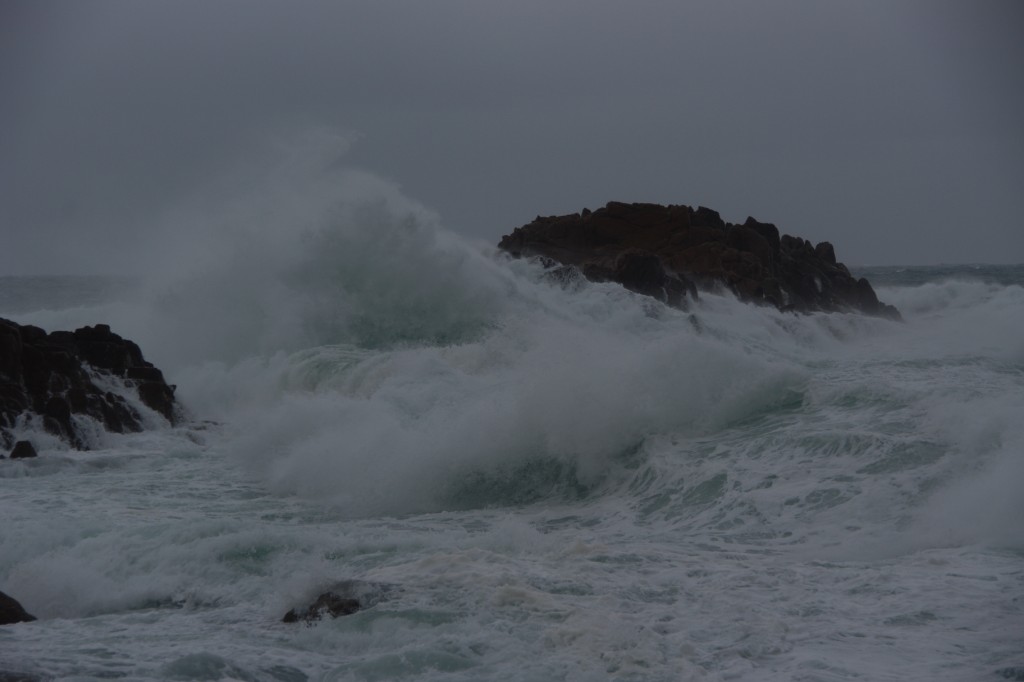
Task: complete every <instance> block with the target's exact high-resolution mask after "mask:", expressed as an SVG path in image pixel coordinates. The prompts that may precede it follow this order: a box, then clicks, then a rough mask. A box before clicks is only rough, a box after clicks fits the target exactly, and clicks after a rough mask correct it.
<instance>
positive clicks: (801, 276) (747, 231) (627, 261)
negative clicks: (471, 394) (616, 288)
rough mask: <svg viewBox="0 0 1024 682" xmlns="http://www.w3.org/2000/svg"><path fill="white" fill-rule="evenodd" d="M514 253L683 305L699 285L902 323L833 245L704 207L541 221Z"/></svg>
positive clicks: (798, 307)
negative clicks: (737, 222)
mask: <svg viewBox="0 0 1024 682" xmlns="http://www.w3.org/2000/svg"><path fill="white" fill-rule="evenodd" d="M498 246H499V248H501V249H503V250H505V251H507V252H509V253H510V254H512V255H513V256H516V257H521V256H539V257H541V258H542V259H546V260H547V261H548V262H549V263H550V264H551V265H554V264H555V263H558V264H561V265H562V266H571V267H576V268H578V269H579V270H580V272H582V273H583V275H584V276H585V277H587V279H590V280H593V281H612V282H618V283H620V284H622V285H623V286H625V287H626V288H627V289H630V290H631V291H635V292H637V293H640V294H645V295H648V296H653V297H654V298H657V299H658V300H661V301H663V302H665V303H667V304H669V305H673V306H676V307H685V306H686V301H687V300H688V299H695V298H696V297H697V289H698V288H700V289H714V288H720V287H725V288H727V289H728V290H730V291H732V292H733V293H735V294H736V296H738V297H739V298H740V299H742V300H744V301H748V302H754V303H763V304H768V305H773V306H775V307H777V308H779V309H781V310H795V311H802V312H809V311H816V310H820V311H859V312H862V313H866V314H868V315H878V316H882V317H889V318H894V319H898V318H899V312H898V311H897V310H896V309H895V308H894V307H893V306H890V305H886V304H884V303H881V302H879V300H878V297H877V296H876V295H875V292H874V289H872V287H871V284H870V283H869V282H868V281H867V280H866V279H864V278H860V279H856V278H854V277H853V276H852V275H851V274H850V271H849V270H848V269H847V267H846V266H845V265H843V264H842V263H840V262H838V261H837V260H836V255H835V251H834V249H833V248H832V245H831V244H829V243H828V242H821V243H819V244H817V245H812V244H811V243H810V242H808V241H805V240H803V239H801V238H799V237H791V236H789V235H780V234H779V230H778V228H776V227H775V225H773V224H771V223H761V222H758V221H757V220H754V219H753V218H747V220H746V222H744V223H743V224H742V225H734V224H732V223H726V222H725V221H723V220H722V218H721V216H719V214H718V212H717V211H713V210H711V209H708V208H704V207H703V206H701V207H699V208H696V209H694V208H691V207H690V206H675V205H673V206H661V205H659V204H624V203H619V202H614V201H613V202H610V203H609V204H607V205H606V206H605V207H604V208H600V209H598V210H596V211H588V210H586V209H584V210H583V212H581V213H574V214H571V215H564V216H552V217H544V218H542V217H539V216H538V217H537V218H536V219H535V220H534V221H533V222H531V223H529V224H528V225H524V226H522V227H519V228H516V229H515V230H513V232H512V233H511V234H509V235H506V236H504V237H502V239H501V242H500V243H499V244H498Z"/></svg>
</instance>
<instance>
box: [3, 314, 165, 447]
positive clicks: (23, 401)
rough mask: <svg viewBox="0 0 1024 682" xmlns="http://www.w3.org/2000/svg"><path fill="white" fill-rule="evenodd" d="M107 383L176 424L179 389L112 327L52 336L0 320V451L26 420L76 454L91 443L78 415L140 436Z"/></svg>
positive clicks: (136, 420)
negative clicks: (124, 388)
mask: <svg viewBox="0 0 1024 682" xmlns="http://www.w3.org/2000/svg"><path fill="white" fill-rule="evenodd" d="M105 377H114V378H116V379H117V380H118V381H119V382H120V383H123V384H124V385H125V386H127V387H128V388H129V389H130V390H132V389H133V390H135V391H136V392H137V393H138V396H139V400H140V401H141V402H142V404H143V405H145V406H147V407H149V408H150V409H152V410H154V411H156V412H158V413H159V414H161V415H162V416H163V417H164V418H165V419H167V420H168V421H169V422H170V423H172V424H173V423H175V422H176V421H177V420H178V406H177V404H176V402H175V400H174V387H173V386H170V385H168V384H167V382H166V381H164V377H163V373H162V372H161V371H160V370H159V369H157V368H156V367H154V366H153V364H152V363H150V362H147V361H146V360H145V359H144V358H143V357H142V351H141V350H140V349H139V347H138V345H136V344H135V343H134V342H132V341H129V340H128V339H124V338H122V337H120V336H118V335H117V334H115V333H113V332H112V331H111V330H110V327H109V326H107V325H105V324H98V325H95V326H92V327H82V328H80V329H76V330H75V331H71V332H69V331H55V332H50V333H47V332H46V331H44V330H42V329H40V328H39V327H35V326H32V325H20V324H17V323H15V322H12V321H10V320H5V319H2V318H0V445H2V446H3V447H4V448H10V447H12V446H15V443H14V437H13V435H12V433H11V428H12V427H14V426H15V425H16V423H17V420H18V419H19V417H22V416H23V415H25V414H26V413H27V414H30V415H36V416H37V417H38V418H40V419H41V420H42V424H43V427H44V428H45V429H46V430H47V431H48V432H49V433H52V434H54V435H56V436H58V437H60V438H61V439H62V440H64V441H65V442H67V443H68V444H69V445H71V446H72V447H74V448H78V449H85V448H86V447H87V441H86V438H85V436H84V434H83V433H82V432H81V431H80V429H79V427H78V426H77V424H76V421H75V419H74V417H75V416H76V415H88V416H90V417H92V418H93V419H95V420H96V421H98V422H99V423H100V424H102V425H103V427H104V428H105V429H106V430H107V431H112V432H115V433H127V432H133V431H140V430H142V417H141V415H140V414H139V412H138V410H137V409H136V408H134V407H133V406H132V405H131V404H130V403H129V402H128V401H126V400H125V398H124V397H123V396H122V395H120V394H118V393H115V392H114V391H112V390H108V389H107V388H104V387H103V384H104V378H105ZM15 447H18V446H15ZM21 447H22V448H24V446H21ZM29 447H31V444H29ZM33 450H34V448H33ZM23 451H24V450H23Z"/></svg>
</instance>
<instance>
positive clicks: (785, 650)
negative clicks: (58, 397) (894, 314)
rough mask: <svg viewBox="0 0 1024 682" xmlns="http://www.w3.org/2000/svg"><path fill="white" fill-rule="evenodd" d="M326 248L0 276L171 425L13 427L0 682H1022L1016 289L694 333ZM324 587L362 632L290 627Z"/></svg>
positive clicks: (405, 253) (422, 260) (336, 245)
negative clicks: (153, 383)
mask: <svg viewBox="0 0 1024 682" xmlns="http://www.w3.org/2000/svg"><path fill="white" fill-rule="evenodd" d="M329 215H330V218H329V220H324V221H323V222H322V223H318V224H316V225H314V226H313V227H312V228H310V229H309V230H308V231H307V232H305V233H303V236H302V238H292V237H288V236H275V235H269V236H266V235H264V237H265V239H263V238H261V239H248V240H245V241H241V240H240V241H238V242H237V243H235V244H233V245H232V247H231V248H230V249H226V250H224V251H223V252H220V253H219V254H218V253H214V254H213V256H214V257H211V258H208V259H203V261H202V262H197V263H195V264H194V267H193V268H191V269H183V270H182V271H180V272H175V271H170V270H168V271H166V272H154V273H151V274H150V275H147V277H145V278H139V279H124V278H61V277H17V278H12V277H3V278H0V316H4V317H9V318H12V319H14V320H16V321H18V322H20V323H30V324H36V325H39V326H41V327H43V328H45V329H47V330H55V329H69V328H74V327H76V326H81V325H84V324H95V323H99V322H105V323H109V324H111V326H112V328H113V330H114V331H115V332H117V333H120V334H121V335H122V336H125V337H127V338H130V339H133V340H135V341H136V342H138V343H139V345H140V346H141V347H142V349H143V352H144V353H145V355H146V357H147V359H149V360H151V361H153V362H154V363H155V364H156V365H157V366H158V367H161V368H162V369H163V370H164V373H165V375H166V376H167V378H168V381H169V382H171V383H175V384H177V385H178V397H179V398H180V400H181V401H182V403H183V405H184V406H185V407H186V409H187V410H188V411H189V413H190V414H191V416H192V418H193V419H192V421H191V422H190V423H188V424H186V425H183V426H179V427H177V428H170V427H166V428H162V429H159V428H158V429H156V430H153V431H148V432H145V433H141V434H132V435H117V434H109V433H105V432H103V431H102V430H96V431H95V435H94V438H93V442H92V449H91V450H90V451H88V452H74V451H69V450H67V449H66V448H65V447H64V446H63V445H62V444H61V443H59V442H57V441H56V440H54V439H53V438H52V437H50V436H47V435H46V434H45V433H42V432H41V431H40V430H39V429H37V428H35V427H34V426H33V425H32V424H25V425H23V427H22V429H21V433H20V434H19V436H20V437H24V438H30V439H32V440H33V441H35V443H36V446H37V448H38V449H39V451H40V456H39V457H38V458H37V459H34V460H17V461H11V460H3V461H0V510H2V522H0V590H2V591H4V592H7V593H8V594H10V595H12V596H14V597H15V598H17V599H18V600H19V601H21V603H22V604H23V605H24V606H25V607H26V609H27V610H28V611H29V612H31V613H33V614H34V615H36V616H38V617H39V620H38V621H36V622H32V623H23V624H19V625H14V626H6V627H0V671H3V672H0V679H16V677H15V676H14V675H13V674H14V673H18V674H22V675H24V676H26V678H27V679H56V680H94V679H102V680H110V679H125V680H268V681H269V680H280V681H282V682H298V681H300V680H467V681H469V680H473V681H476V680H523V681H527V680H530V681H534V680H572V681H577V680H608V679H615V680H652V681H666V682H667V681H673V682H675V681H679V680H804V681H811V680H814V681H821V682H825V681H830V682H831V681H840V680H871V681H873V682H878V681H884V680H893V681H897V680H898V681H900V682H905V681H907V680H930V681H936V680H998V679H1024V266H936V267H907V268H891V267H890V268H861V269H858V272H857V274H860V275H865V276H867V277H868V278H869V279H870V280H871V281H872V283H873V284H874V285H875V287H876V289H877V291H878V294H879V298H881V299H882V300H883V301H885V302H887V303H892V304H894V305H896V306H897V307H898V308H899V309H900V311H901V312H902V314H903V316H904V318H905V321H904V322H902V323H901V322H893V321H889V320H883V319H875V318H869V317H864V316H860V315H847V314H812V315H795V314H782V313H779V312H777V311H775V310H774V309H768V308H760V307H755V306H750V305H744V304H742V303H739V302H737V301H736V300H735V299H733V298H731V297H728V296H720V295H714V294H703V295H702V296H701V300H700V301H699V302H698V303H697V304H696V305H694V306H693V307H692V309H691V311H689V312H683V311H678V310H674V309H669V308H666V307H664V306H662V305H661V304H659V303H657V302H655V301H653V300H650V299H644V298H640V297H637V296H635V295H633V294H631V293H629V292H627V291H625V290H623V289H621V288H619V287H617V286H615V285H611V284H593V283H587V282H583V281H581V282H577V283H575V284H573V285H572V286H570V287H568V288H563V287H560V286H558V285H556V284H555V283H552V282H550V281H549V280H547V279H546V278H545V277H544V275H543V273H542V272H541V270H540V269H539V268H538V267H537V266H536V265H533V264H530V263H527V262H517V261H510V260H507V259H506V258H504V257H502V256H500V255H498V254H495V253H493V252H488V251H485V250H481V249H478V248H475V247H472V246H470V245H467V244H465V243H464V242H463V241H461V240H460V239H459V238H457V237H455V236H454V235H451V234H449V233H447V232H445V231H443V230H440V229H439V228H437V227H435V226H434V225H433V224H432V223H431V222H430V221H429V220H427V219H421V218H419V217H418V216H417V214H416V213H415V212H412V213H411V214H410V213H409V212H408V211H405V210H404V209H401V208H399V209H395V208H394V207H392V206H383V207H382V204H380V203H371V204H369V205H360V206H358V207H356V208H344V209H339V210H338V211H333V212H330V213H329ZM841 256H842V254H840V257H841ZM342 581H355V582H354V583H350V584H354V585H356V586H358V587H359V589H360V590H362V591H363V592H364V593H365V594H369V595H371V597H372V600H377V602H376V603H375V605H373V606H371V607H370V608H367V609H365V610H363V611H360V612H358V613H356V614H354V615H350V616H345V617H342V618H338V619H335V620H330V619H328V620H324V621H321V622H319V623H318V624H316V625H314V626H311V627H310V626H305V625H295V624H285V623H282V622H281V617H282V616H283V615H284V613H285V612H286V611H288V610H289V609H290V608H292V607H295V606H299V605H302V604H306V603H309V602H310V601H311V600H312V599H313V598H315V597H316V595H318V594H319V593H320V592H323V591H325V590H326V589H328V588H330V587H331V586H332V585H334V584H335V583H338V582H342ZM3 673H7V674H8V677H4V675H3Z"/></svg>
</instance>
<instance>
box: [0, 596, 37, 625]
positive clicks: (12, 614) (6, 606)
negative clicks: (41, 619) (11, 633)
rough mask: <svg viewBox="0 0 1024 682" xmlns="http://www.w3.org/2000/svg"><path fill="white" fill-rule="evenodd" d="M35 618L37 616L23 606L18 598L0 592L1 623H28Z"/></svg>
mask: <svg viewBox="0 0 1024 682" xmlns="http://www.w3.org/2000/svg"><path fill="white" fill-rule="evenodd" d="M35 619H36V617H35V616H33V615H32V614H30V613H28V612H27V611H26V610H25V609H24V608H22V606H21V604H19V603H18V600H17V599H15V598H14V597H11V596H8V595H6V594H4V593H3V592H0V625H11V624H12V623H27V622H29V621H33V620H35Z"/></svg>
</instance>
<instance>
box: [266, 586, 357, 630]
mask: <svg viewBox="0 0 1024 682" xmlns="http://www.w3.org/2000/svg"><path fill="white" fill-rule="evenodd" d="M359 609H360V605H359V600H357V599H353V598H351V597H342V596H340V595H338V594H335V593H334V592H324V593H323V594H321V595H320V596H319V597H317V598H316V601H314V602H313V603H312V604H310V605H309V606H307V607H306V608H304V609H292V610H291V611H289V612H288V613H286V614H284V618H282V619H281V621H282V622H284V623H297V622H298V621H300V620H301V621H305V622H307V623H312V622H313V621H317V620H320V619H321V618H323V617H324V614H327V615H330V617H331V618H337V617H338V616H348V615H351V614H353V613H355V612H356V611H358V610H359Z"/></svg>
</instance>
